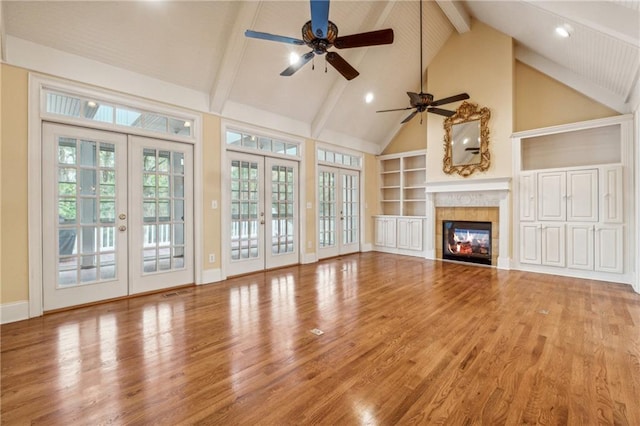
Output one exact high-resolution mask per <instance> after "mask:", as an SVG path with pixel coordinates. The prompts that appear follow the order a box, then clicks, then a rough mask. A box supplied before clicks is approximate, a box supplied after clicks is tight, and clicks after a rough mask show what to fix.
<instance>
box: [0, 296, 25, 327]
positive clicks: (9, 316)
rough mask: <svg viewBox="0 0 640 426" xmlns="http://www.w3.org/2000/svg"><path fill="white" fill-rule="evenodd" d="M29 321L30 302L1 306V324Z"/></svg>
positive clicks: (22, 301) (23, 301)
mask: <svg viewBox="0 0 640 426" xmlns="http://www.w3.org/2000/svg"><path fill="white" fill-rule="evenodd" d="M26 319H29V301H28V300H21V301H19V302H10V303H3V304H2V305H0V324H7V323H10V322H16V321H22V320H26Z"/></svg>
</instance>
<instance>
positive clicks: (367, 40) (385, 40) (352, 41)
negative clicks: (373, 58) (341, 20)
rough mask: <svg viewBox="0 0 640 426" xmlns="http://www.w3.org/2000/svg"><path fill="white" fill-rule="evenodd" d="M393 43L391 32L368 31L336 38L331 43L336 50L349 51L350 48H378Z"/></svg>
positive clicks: (388, 30) (389, 29)
mask: <svg viewBox="0 0 640 426" xmlns="http://www.w3.org/2000/svg"><path fill="white" fill-rule="evenodd" d="M391 43H393V30H392V29H391V28H387V29H386V30H377V31H370V32H366V33H359V34H352V35H348V36H344V37H338V38H336V40H335V41H334V42H333V45H334V46H335V47H336V48H337V49H350V48H352V47H365V46H379V45H381V44H391Z"/></svg>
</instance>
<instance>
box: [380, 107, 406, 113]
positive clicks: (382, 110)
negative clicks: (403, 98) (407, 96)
mask: <svg viewBox="0 0 640 426" xmlns="http://www.w3.org/2000/svg"><path fill="white" fill-rule="evenodd" d="M413 108H414V107H407V108H396V109H381V110H380V111H376V112H391V111H406V110H408V109H413Z"/></svg>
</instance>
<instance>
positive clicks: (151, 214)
mask: <svg viewBox="0 0 640 426" xmlns="http://www.w3.org/2000/svg"><path fill="white" fill-rule="evenodd" d="M142 216H143V218H144V221H145V222H155V221H156V202H155V201H145V202H144V203H142Z"/></svg>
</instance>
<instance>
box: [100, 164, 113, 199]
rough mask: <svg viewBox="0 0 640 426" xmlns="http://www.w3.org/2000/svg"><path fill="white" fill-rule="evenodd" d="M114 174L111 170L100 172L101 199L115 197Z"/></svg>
mask: <svg viewBox="0 0 640 426" xmlns="http://www.w3.org/2000/svg"><path fill="white" fill-rule="evenodd" d="M115 183H116V172H115V171H112V170H101V171H100V195H101V196H103V197H115V195H116V185H115Z"/></svg>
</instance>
